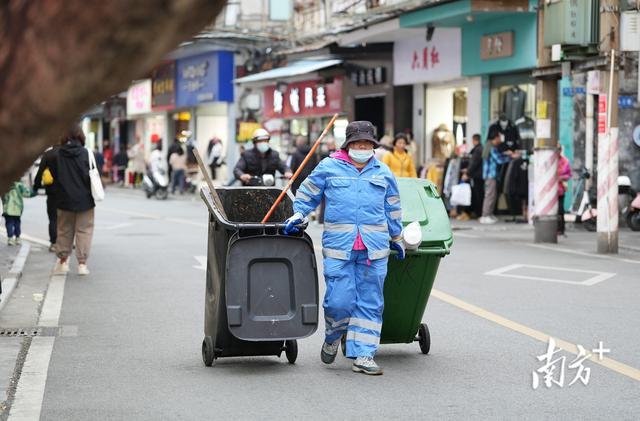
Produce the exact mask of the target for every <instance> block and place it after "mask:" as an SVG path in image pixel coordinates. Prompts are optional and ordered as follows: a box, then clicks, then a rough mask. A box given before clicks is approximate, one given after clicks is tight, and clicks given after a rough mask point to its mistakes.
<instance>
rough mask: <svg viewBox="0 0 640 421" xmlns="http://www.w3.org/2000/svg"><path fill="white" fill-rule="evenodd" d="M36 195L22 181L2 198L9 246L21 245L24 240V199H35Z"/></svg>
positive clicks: (14, 184)
mask: <svg viewBox="0 0 640 421" xmlns="http://www.w3.org/2000/svg"><path fill="white" fill-rule="evenodd" d="M34 195H35V194H34V192H33V190H31V189H30V188H29V187H28V186H26V185H25V184H24V183H22V182H20V181H16V182H14V183H13V185H12V186H11V188H10V189H9V191H8V192H6V193H5V194H4V195H3V196H2V216H4V222H5V228H6V230H7V244H8V245H9V246H13V245H20V244H22V240H21V239H20V235H21V234H22V220H21V217H22V212H24V201H23V198H24V197H33V196H34Z"/></svg>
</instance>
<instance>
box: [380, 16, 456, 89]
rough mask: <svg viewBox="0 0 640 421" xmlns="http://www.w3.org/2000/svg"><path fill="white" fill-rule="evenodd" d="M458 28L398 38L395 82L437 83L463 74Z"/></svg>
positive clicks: (400, 83)
mask: <svg viewBox="0 0 640 421" xmlns="http://www.w3.org/2000/svg"><path fill="white" fill-rule="evenodd" d="M461 42H462V41H461V35H460V29H459V28H436V29H435V30H434V31H433V36H432V38H431V40H430V41H427V40H426V39H425V38H424V37H420V38H411V39H405V40H400V41H396V43H395V44H394V46H393V84H394V85H396V86H397V85H412V84H414V83H427V82H437V81H444V80H451V79H456V78H459V77H460V72H461V60H460V46H461Z"/></svg>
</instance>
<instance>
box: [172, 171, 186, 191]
mask: <svg viewBox="0 0 640 421" xmlns="http://www.w3.org/2000/svg"><path fill="white" fill-rule="evenodd" d="M176 186H179V188H180V194H182V193H184V170H173V173H172V174H171V193H175V192H176Z"/></svg>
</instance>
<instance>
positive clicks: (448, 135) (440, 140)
mask: <svg viewBox="0 0 640 421" xmlns="http://www.w3.org/2000/svg"><path fill="white" fill-rule="evenodd" d="M455 143H456V141H455V137H454V136H453V133H452V132H451V130H449V128H448V127H447V125H446V124H441V125H439V126H438V128H437V129H435V130H434V131H433V136H432V137H431V145H432V147H433V157H434V158H436V159H442V160H444V159H446V158H449V157H450V156H451V153H453V149H454V146H455Z"/></svg>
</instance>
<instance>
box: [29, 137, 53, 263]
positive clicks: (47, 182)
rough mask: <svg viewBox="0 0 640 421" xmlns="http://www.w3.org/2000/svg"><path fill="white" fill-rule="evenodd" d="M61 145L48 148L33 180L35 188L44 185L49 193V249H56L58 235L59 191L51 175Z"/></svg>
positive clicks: (37, 188) (36, 189)
mask: <svg viewBox="0 0 640 421" xmlns="http://www.w3.org/2000/svg"><path fill="white" fill-rule="evenodd" d="M58 147H59V145H55V146H52V147H51V148H49V149H47V150H46V151H45V152H44V154H43V155H42V159H41V160H40V167H39V168H38V172H37V173H36V177H35V179H34V181H33V190H34V191H36V192H37V191H38V190H40V189H41V188H43V187H44V190H45V192H46V193H47V216H48V217H49V242H50V245H49V251H51V252H53V251H55V247H56V239H57V237H58V232H57V231H58V193H57V188H58V185H57V184H56V182H55V181H56V180H54V179H53V176H52V175H51V174H52V173H51V169H52V168H53V167H55V166H56V160H57V159H58Z"/></svg>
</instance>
